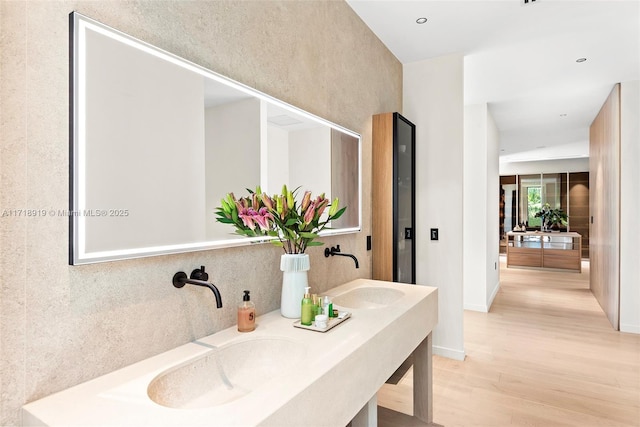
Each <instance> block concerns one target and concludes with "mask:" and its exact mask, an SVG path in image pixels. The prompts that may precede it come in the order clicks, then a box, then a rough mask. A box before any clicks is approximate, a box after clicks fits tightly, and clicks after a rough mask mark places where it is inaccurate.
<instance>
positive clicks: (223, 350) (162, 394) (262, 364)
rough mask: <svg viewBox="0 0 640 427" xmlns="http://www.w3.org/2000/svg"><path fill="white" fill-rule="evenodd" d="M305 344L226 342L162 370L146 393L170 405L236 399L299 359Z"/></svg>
mask: <svg viewBox="0 0 640 427" xmlns="http://www.w3.org/2000/svg"><path fill="white" fill-rule="evenodd" d="M304 355H305V346H303V345H302V344H300V343H297V342H295V341H289V340H286V339H278V338H258V339H253V340H248V341H241V342H237V343H232V344H227V345H225V346H222V347H219V348H216V349H214V350H212V351H210V352H208V353H206V354H205V355H203V356H200V357H198V358H196V359H193V360H190V361H188V362H186V363H184V364H182V365H179V366H176V367H174V368H171V369H169V370H167V371H164V372H162V373H161V374H160V375H158V376H157V377H155V378H154V379H153V380H152V381H151V383H150V384H149V387H148V388H147V394H148V395H149V397H150V398H151V400H153V401H154V402H156V403H158V404H160V405H162V406H167V407H170V408H182V409H197V408H208V407H212V406H217V405H222V404H225V403H229V402H232V401H234V400H237V399H240V398H241V397H243V396H245V395H247V394H249V393H251V391H252V390H254V389H255V388H256V387H259V386H261V385H263V384H264V383H266V382H267V381H269V380H271V379H273V378H275V377H276V376H278V375H284V374H285V373H286V372H288V371H289V370H290V369H291V366H292V365H293V364H296V363H300V362H302V361H303V359H304Z"/></svg>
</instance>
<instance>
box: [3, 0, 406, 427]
mask: <svg viewBox="0 0 640 427" xmlns="http://www.w3.org/2000/svg"><path fill="white" fill-rule="evenodd" d="M73 10H77V11H78V12H81V13H83V14H85V15H87V16H89V17H92V18H94V19H97V20H99V21H101V22H103V23H105V24H107V25H110V26H113V27H115V28H117V29H120V30H122V31H124V32H126V33H128V34H131V35H133V36H135V37H138V38H141V39H142V40H145V41H148V42H150V43H152V44H154V45H156V46H159V47H161V48H163V49H166V50H168V51H170V52H173V53H175V54H177V55H179V56H182V57H184V58H187V59H189V60H191V61H194V62H196V63H199V64H201V65H203V66H205V67H207V68H210V69H212V70H214V71H217V72H219V73H221V74H224V75H227V76H229V77H231V78H233V79H235V80H238V81H241V82H243V83H245V84H248V85H250V86H253V87H255V88H257V89H259V90H261V91H263V92H266V93H268V94H270V95H273V96H275V97H276V98H279V99H282V100H284V101H286V102H289V103H291V104H294V105H296V106H298V107H300V108H303V109H306V110H308V111H310V112H312V113H314V114H317V115H320V116H322V117H325V118H327V119H329V120H331V121H333V122H336V123H338V124H340V125H343V126H345V127H347V128H349V129H353V130H355V131H357V132H359V133H361V134H362V136H363V177H364V182H363V191H364V200H363V218H364V230H363V232H362V233H358V234H354V235H348V236H340V237H332V238H327V239H325V242H326V244H333V245H335V244H341V245H342V248H343V250H344V251H345V252H352V253H355V254H356V255H357V256H358V258H359V260H360V265H361V268H360V269H359V270H356V269H355V268H354V265H353V263H352V262H351V260H349V259H347V258H335V257H333V258H324V256H323V255H322V248H312V249H311V250H310V255H311V263H312V270H311V272H310V282H311V285H312V286H314V287H315V288H316V289H317V290H318V291H322V290H325V289H328V288H329V287H332V286H334V285H337V284H339V283H342V282H345V281H348V280H351V279H354V278H356V277H369V276H370V271H371V267H370V266H371V262H370V253H368V252H367V251H366V248H365V236H366V235H367V234H370V227H371V214H370V210H371V200H370V193H371V121H370V120H371V116H372V115H373V114H376V113H380V112H385V111H396V110H400V108H401V101H402V100H401V97H402V66H401V64H400V63H399V62H398V61H397V60H396V59H395V57H393V56H392V55H391V54H390V53H389V52H388V50H387V49H386V48H385V47H384V46H383V45H382V43H381V42H380V41H379V40H378V39H377V38H376V37H375V36H374V35H373V34H372V33H371V32H370V31H369V29H368V28H367V27H366V26H365V25H364V24H363V23H362V22H361V21H360V20H359V18H358V17H357V16H356V15H355V14H354V13H353V12H352V11H351V9H350V8H349V7H348V5H346V3H344V2H342V1H281V2H275V1H242V2H240V1H231V2H222V1H175V2H160V1H148V0H147V1H137V2H136V1H91V2H72V1H68V2H62V1H42V2H36V1H28V2H25V1H5V0H2V1H0V14H1V15H0V19H1V20H0V31H1V39H0V40H1V46H0V55H1V63H0V64H1V68H0V72H1V76H0V102H1V104H0V107H1V110H0V111H1V117H0V126H1V128H0V131H1V132H0V135H2V138H1V140H0V144H2V145H1V151H0V153H1V155H0V185H1V186H0V212H1V211H4V210H5V209H24V208H31V209H47V210H48V209H65V208H66V207H67V206H68V167H69V163H68V119H69V117H68V90H69V85H68V14H69V13H70V12H71V11H73ZM67 241H68V221H67V218H63V217H51V216H46V217H24V216H5V217H1V218H0V250H1V251H2V252H1V253H0V255H1V256H0V281H1V287H0V361H1V365H0V396H1V399H0V425H3V426H5V425H13V424H18V423H19V408H20V406H21V405H22V404H23V403H25V402H28V401H32V400H35V399H38V398H40V397H43V396H46V395H48V394H51V393H53V392H55V391H57V390H60V389H64V388H67V387H70V386H72V385H74V384H77V383H80V382H83V381H85V380H88V379H90V378H93V377H96V376H98V375H101V374H104V373H107V372H110V371H113V370H115V369H117V368H120V367H122V366H125V365H128V364H131V363H133V362H135V361H137V360H140V359H144V358H147V357H149V356H152V355H154V354H157V353H160V352H162V351H164V350H167V349H170V348H172V347H175V346H177V345H180V344H183V343H185V342H188V341H190V340H193V339H196V338H199V337H202V336H205V335H208V334H211V333H213V332H215V331H218V330H220V329H223V328H226V327H229V326H231V325H233V324H234V323H235V305H236V303H237V302H238V300H239V298H240V296H241V290H242V289H251V290H252V296H253V299H254V300H255V303H256V306H257V310H258V311H259V312H266V311H270V310H274V309H276V308H278V306H279V298H280V295H279V288H280V285H279V283H280V280H281V273H280V271H279V270H278V260H279V256H280V251H279V250H278V249H277V248H274V247H271V246H269V245H262V246H251V247H244V248H234V249H225V250H215V251H204V252H194V253H190V254H183V255H171V256H161V257H151V258H144V259H139V260H129V261H120V262H111V263H103V264H96V265H87V266H76V267H70V266H68V265H67V251H68V245H67ZM201 264H202V265H205V266H207V268H208V271H209V272H210V274H211V278H212V279H213V281H214V282H215V283H216V284H217V286H218V287H219V289H220V291H221V293H222V297H223V301H224V303H225V306H224V308H223V309H221V310H216V308H215V303H214V299H213V297H212V295H211V293H210V291H208V290H206V289H204V288H202V289H201V288H195V287H191V288H190V287H186V288H183V289H181V290H176V289H174V288H173V287H172V286H171V283H170V280H171V277H172V276H173V274H174V273H175V272H176V271H178V270H185V271H187V272H188V271H190V270H191V269H192V268H194V267H196V266H199V265H201ZM61 409H62V408H61Z"/></svg>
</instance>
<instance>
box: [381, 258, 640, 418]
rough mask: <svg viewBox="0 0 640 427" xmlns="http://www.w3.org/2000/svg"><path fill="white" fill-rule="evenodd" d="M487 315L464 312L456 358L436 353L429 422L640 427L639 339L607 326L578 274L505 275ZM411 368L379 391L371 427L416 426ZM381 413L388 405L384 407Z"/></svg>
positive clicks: (585, 277) (538, 272)
mask: <svg viewBox="0 0 640 427" xmlns="http://www.w3.org/2000/svg"><path fill="white" fill-rule="evenodd" d="M501 264H502V265H501V271H500V277H501V283H500V291H499V293H498V295H497V296H496V299H495V301H494V303H493V305H492V307H491V311H490V312H489V313H478V312H473V311H465V314H464V335H465V351H466V354H467V357H466V359H465V361H464V362H462V361H456V360H451V359H446V358H442V357H439V356H434V361H433V367H434V383H433V392H434V399H433V407H434V422H436V423H438V424H442V425H444V426H445V427H452V426H508V425H514V426H515V425H517V426H580V427H585V426H640V336H639V335H635V334H625V333H621V332H615V331H613V330H612V328H611V326H610V325H609V322H608V321H607V319H606V317H605V315H604V313H603V312H602V309H601V308H600V306H599V305H598V303H597V302H596V300H595V298H594V297H593V295H592V294H591V292H590V291H589V266H588V263H583V272H582V273H564V272H555V271H541V270H528V269H515V268H509V269H506V268H505V265H504V259H502V262H501ZM412 382H413V378H412V370H411V369H410V370H409V371H408V372H407V373H406V375H405V376H404V377H403V378H402V379H401V380H400V381H399V382H398V384H397V385H392V384H385V385H384V386H383V388H382V389H381V390H380V392H379V393H378V405H379V407H380V408H379V415H378V417H379V425H380V426H402V425H412V426H413V425H420V424H415V423H413V421H406V417H394V416H393V412H391V411H388V409H391V410H393V411H398V412H401V413H404V414H409V415H410V414H411V411H412V405H413V404H412ZM385 408H387V409H385Z"/></svg>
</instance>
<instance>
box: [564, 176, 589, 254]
mask: <svg viewBox="0 0 640 427" xmlns="http://www.w3.org/2000/svg"><path fill="white" fill-rule="evenodd" d="M569 222H570V223H569V226H570V227H571V231H575V232H577V233H580V234H581V235H582V257H583V258H589V172H572V173H569Z"/></svg>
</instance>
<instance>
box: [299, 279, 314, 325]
mask: <svg viewBox="0 0 640 427" xmlns="http://www.w3.org/2000/svg"><path fill="white" fill-rule="evenodd" d="M309 289H310V288H309V287H306V288H305V291H304V298H302V318H301V319H300V323H301V324H303V325H305V326H311V322H312V321H313V302H312V301H311V295H310V294H309Z"/></svg>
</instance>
